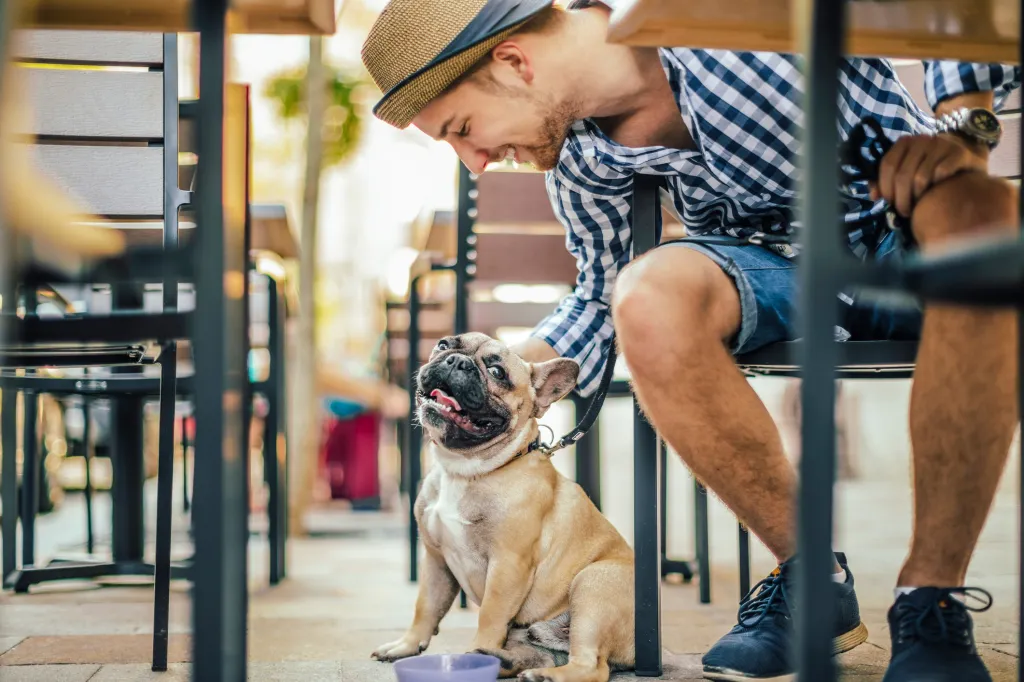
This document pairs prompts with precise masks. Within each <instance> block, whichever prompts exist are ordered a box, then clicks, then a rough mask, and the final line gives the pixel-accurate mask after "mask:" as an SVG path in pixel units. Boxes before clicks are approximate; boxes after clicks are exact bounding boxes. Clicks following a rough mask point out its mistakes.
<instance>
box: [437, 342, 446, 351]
mask: <svg viewBox="0 0 1024 682" xmlns="http://www.w3.org/2000/svg"><path fill="white" fill-rule="evenodd" d="M436 350H448V342H447V341H444V340H442V341H438V342H437V347H436Z"/></svg>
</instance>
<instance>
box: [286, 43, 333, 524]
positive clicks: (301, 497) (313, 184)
mask: <svg viewBox="0 0 1024 682" xmlns="http://www.w3.org/2000/svg"><path fill="white" fill-rule="evenodd" d="M325 82H326V73H325V69H324V61H323V38H322V37H320V36H312V37H310V39H309V67H308V70H307V72H306V106H307V116H308V130H307V133H306V177H305V186H304V189H303V197H302V233H301V253H300V255H299V330H298V338H297V339H296V343H295V357H294V361H293V364H292V365H291V366H292V367H295V374H294V375H293V377H294V378H293V380H292V382H291V383H292V387H293V390H294V393H293V399H292V400H291V401H289V402H291V404H292V410H293V413H292V419H290V420H289V423H290V424H291V425H292V434H291V437H290V439H289V440H290V442H291V443H292V451H291V462H292V466H291V471H290V472H289V473H290V474H291V476H290V479H291V486H290V488H291V491H290V492H291V495H290V497H291V499H292V500H293V504H292V509H291V510H290V514H289V519H290V524H289V525H290V526H291V528H290V532H291V534H292V535H294V536H299V535H303V534H304V533H305V528H304V526H303V523H302V520H303V516H304V514H305V511H306V509H307V508H308V507H309V503H310V499H311V496H312V492H313V483H314V481H315V478H316V466H317V447H318V444H319V437H318V436H319V433H320V429H319V428H317V421H318V420H317V413H318V405H317V401H316V391H315V373H316V357H317V352H316V319H315V306H314V295H315V293H316V267H317V262H316V261H317V247H316V244H317V214H318V212H319V206H320V176H321V168H322V165H323V164H322V161H323V144H322V142H323V140H322V136H323V123H324V111H325V109H326V91H325Z"/></svg>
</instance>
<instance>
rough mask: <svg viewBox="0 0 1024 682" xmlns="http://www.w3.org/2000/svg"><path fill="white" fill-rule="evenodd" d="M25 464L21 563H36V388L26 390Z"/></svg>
mask: <svg viewBox="0 0 1024 682" xmlns="http://www.w3.org/2000/svg"><path fill="white" fill-rule="evenodd" d="M22 401H23V404H24V410H23V414H24V420H25V421H24V423H23V425H22V442H21V453H22V465H21V564H22V566H32V565H34V564H35V563H36V513H37V512H38V511H39V458H38V452H39V432H38V421H39V396H38V395H37V394H36V393H35V392H34V391H25V392H24V393H23V394H22Z"/></svg>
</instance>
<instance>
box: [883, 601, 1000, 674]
mask: <svg viewBox="0 0 1024 682" xmlns="http://www.w3.org/2000/svg"><path fill="white" fill-rule="evenodd" d="M957 595H963V597H965V598H966V597H973V598H974V599H976V600H978V601H979V602H981V606H968V605H967V604H965V603H964V602H963V601H961V600H960V599H958V598H957ZM991 606H992V595H991V594H989V593H988V592H986V591H985V590H983V589H981V588H980V587H950V588H938V587H919V588H917V589H916V590H914V591H913V592H911V593H910V594H904V595H900V597H899V599H897V600H896V603H895V604H893V605H892V608H891V609H889V633H890V635H891V636H892V659H891V660H890V661H889V669H888V670H887V671H886V672H885V677H884V678H882V682H992V676H991V675H989V673H988V670H986V669H985V664H984V663H982V662H981V656H979V655H978V647H977V646H975V643H974V622H973V621H972V620H971V614H970V613H969V611H975V612H981V611H987V610H988V609H989V608H990V607H991Z"/></svg>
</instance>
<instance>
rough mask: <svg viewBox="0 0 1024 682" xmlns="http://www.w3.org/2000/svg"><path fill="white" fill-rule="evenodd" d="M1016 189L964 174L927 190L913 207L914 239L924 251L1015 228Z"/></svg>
mask: <svg viewBox="0 0 1024 682" xmlns="http://www.w3.org/2000/svg"><path fill="white" fill-rule="evenodd" d="M1017 192H1018V190H1017V188H1016V187H1014V186H1013V185H1012V184H1010V183H1009V182H1007V181H1005V180H1003V179H1002V178H995V177H991V176H989V175H986V174H984V173H963V174H961V175H958V176H955V177H953V178H950V179H949V180H947V181H945V182H943V183H941V184H939V185H936V186H935V187H933V188H932V189H930V190H928V191H927V192H926V193H925V194H924V196H922V197H921V200H920V201H919V202H918V203H917V205H916V206H915V207H914V212H913V215H912V216H911V221H912V223H911V224H912V225H913V230H914V236H915V237H916V238H917V240H918V241H919V242H921V244H922V245H923V246H925V247H927V246H929V245H932V244H937V243H941V242H943V241H947V240H951V239H955V238H957V237H963V236H968V235H972V234H975V235H980V234H999V233H1009V232H1013V231H1015V230H1017V229H1019V228H1018V217H1017V216H1018V204H1017V202H1018V199H1017V196H1018V195H1017Z"/></svg>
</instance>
